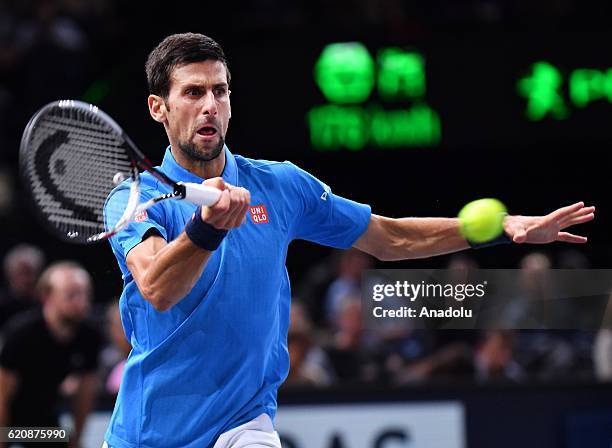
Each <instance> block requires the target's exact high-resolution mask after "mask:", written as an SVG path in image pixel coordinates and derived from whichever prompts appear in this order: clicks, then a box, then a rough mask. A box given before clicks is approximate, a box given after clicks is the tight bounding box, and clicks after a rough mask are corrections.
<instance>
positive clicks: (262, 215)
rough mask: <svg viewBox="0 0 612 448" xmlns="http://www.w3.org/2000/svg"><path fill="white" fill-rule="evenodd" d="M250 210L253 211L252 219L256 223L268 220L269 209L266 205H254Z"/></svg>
mask: <svg viewBox="0 0 612 448" xmlns="http://www.w3.org/2000/svg"><path fill="white" fill-rule="evenodd" d="M249 210H250V211H251V219H252V220H253V222H254V223H255V224H262V223H264V222H268V211H267V210H266V206H265V205H263V204H261V205H253V206H252V207H249Z"/></svg>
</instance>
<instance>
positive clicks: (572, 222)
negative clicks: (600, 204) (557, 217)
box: [560, 213, 595, 229]
mask: <svg viewBox="0 0 612 448" xmlns="http://www.w3.org/2000/svg"><path fill="white" fill-rule="evenodd" d="M593 219H595V215H594V214H593V213H589V214H588V215H584V216H578V217H576V218H572V219H570V220H564V221H563V222H562V223H560V226H561V228H562V229H565V228H566V227H570V226H575V225H576V224H584V223H585V222H589V221H592V220H593Z"/></svg>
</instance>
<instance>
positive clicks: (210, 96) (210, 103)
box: [202, 90, 217, 115]
mask: <svg viewBox="0 0 612 448" xmlns="http://www.w3.org/2000/svg"><path fill="white" fill-rule="evenodd" d="M202 101H203V104H202V114H203V115H217V102H216V101H215V95H214V93H213V92H212V90H209V91H207V92H206V94H205V95H204V96H203V97H202Z"/></svg>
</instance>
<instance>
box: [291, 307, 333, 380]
mask: <svg viewBox="0 0 612 448" xmlns="http://www.w3.org/2000/svg"><path fill="white" fill-rule="evenodd" d="M313 333H314V329H313V327H312V323H311V322H310V318H309V317H308V313H307V312H306V309H305V308H304V306H303V305H302V304H301V303H299V302H296V301H294V302H293V303H292V304H291V323H290V326H289V335H288V338H287V340H288V345H289V359H290V368H289V375H288V377H287V380H286V382H285V384H287V385H311V386H329V385H330V384H332V383H333V382H334V380H335V375H334V373H333V369H332V367H331V365H330V362H329V359H328V357H327V354H326V353H325V351H323V349H322V348H321V347H319V346H318V345H317V344H316V342H315V337H314V334H313Z"/></svg>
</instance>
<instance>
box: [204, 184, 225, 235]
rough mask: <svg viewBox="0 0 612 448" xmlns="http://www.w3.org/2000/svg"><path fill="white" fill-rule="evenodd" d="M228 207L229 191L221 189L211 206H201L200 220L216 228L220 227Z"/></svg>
mask: <svg viewBox="0 0 612 448" xmlns="http://www.w3.org/2000/svg"><path fill="white" fill-rule="evenodd" d="M229 208H230V194H229V191H227V190H223V191H222V192H221V196H219V200H218V201H217V202H216V203H215V205H213V206H211V207H202V221H204V222H206V223H208V224H210V225H211V226H213V227H216V228H218V229H220V228H222V224H223V221H224V220H225V216H226V215H227V212H228V210H229Z"/></svg>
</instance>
